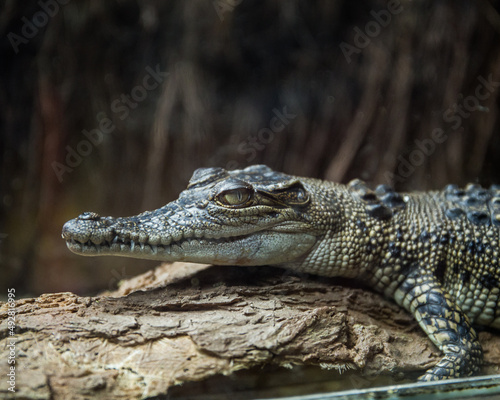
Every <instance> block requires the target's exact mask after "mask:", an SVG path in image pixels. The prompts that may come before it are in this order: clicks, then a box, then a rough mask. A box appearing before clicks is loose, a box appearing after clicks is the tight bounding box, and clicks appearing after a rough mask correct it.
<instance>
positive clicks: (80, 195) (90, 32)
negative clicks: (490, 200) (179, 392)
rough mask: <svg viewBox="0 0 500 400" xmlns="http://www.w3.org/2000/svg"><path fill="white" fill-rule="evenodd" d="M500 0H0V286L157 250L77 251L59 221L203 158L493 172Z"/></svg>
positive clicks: (38, 289)
mask: <svg viewBox="0 0 500 400" xmlns="http://www.w3.org/2000/svg"><path fill="white" fill-rule="evenodd" d="M63 3H64V4H63ZM499 10H500V4H499V2H498V1H486V0H484V1H461V0H454V1H439V0H434V1H430V0H429V1H408V0H403V1H390V2H386V1H375V0H371V1H369V0H363V1H348V0H344V1H340V0H339V1H326V0H324V1H310V0H309V1H281V2H279V1H252V0H215V1H195V0H176V1H174V0H169V1H152V0H151V1H146V0H142V1H130V0H127V1H106V2H99V1H77V0H72V1H69V0H64V1H62V0H61V1H60V2H57V1H56V0H45V1H43V0H42V1H22V2H21V1H14V0H12V1H9V0H7V1H4V2H2V4H1V5H0V37H1V42H0V46H1V47H0V71H1V72H0V134H1V136H0V154H1V165H0V168H1V170H0V171H1V175H0V179H1V181H0V201H1V215H0V272H1V274H2V280H1V282H2V291H3V292H5V293H6V287H15V288H16V290H17V293H18V294H25V295H36V294H39V293H43V292H52V291H73V292H76V293H78V294H89V293H95V292H96V291H98V290H102V289H108V288H113V287H114V286H116V284H117V283H118V281H119V280H121V279H124V278H127V277H131V276H133V275H135V274H137V273H139V272H142V271H146V270H147V269H149V268H152V267H153V266H154V265H156V264H157V263H156V262H150V261H142V260H127V259H122V258H116V257H114V258H107V257H102V258H85V257H81V256H76V255H73V254H72V253H70V252H69V250H67V249H66V246H65V244H64V242H63V240H62V239H61V238H60V232H61V227H62V225H63V223H64V222H65V221H66V220H68V219H71V218H74V217H76V216H77V215H79V214H80V213H81V212H83V211H96V212H98V213H100V214H101V215H113V216H123V215H133V214H137V213H139V212H141V211H144V210H146V209H154V208H157V207H160V206H162V205H164V204H165V203H167V202H168V201H170V200H173V199H174V198H176V197H177V195H178V193H179V192H180V191H181V190H182V189H184V188H185V186H186V183H187V181H188V179H189V177H190V176H191V174H192V172H193V170H194V169H196V168H198V167H208V166H222V167H227V168H240V167H244V166H247V165H251V164H257V163H265V164H268V165H269V166H271V167H272V168H274V169H277V170H279V171H284V172H287V173H291V174H297V175H305V176H311V177H320V178H325V179H331V180H335V181H340V182H347V181H349V180H350V179H352V178H355V177H359V178H362V179H364V180H366V181H367V182H369V183H370V184H377V183H391V184H393V185H395V186H396V188H397V189H401V190H424V189H433V188H441V187H443V186H444V185H445V184H446V183H450V182H453V183H458V184H461V185H462V184H465V183H466V182H469V181H472V182H480V183H482V184H484V185H489V184H490V183H492V182H497V183H500V172H499V165H500V140H499V128H500V123H499V100H498V99H499V92H500V87H499V86H498V84H494V83H495V82H500V16H499ZM151 71H156V72H153V73H152V72H151ZM148 75H151V78H147V76H148ZM155 78H156V80H155ZM487 81H490V83H489V84H487V85H486V86H487V88H486V89H485V88H484V87H483V88H482V89H481V88H480V89H481V90H480V91H479V92H478V91H477V90H478V85H483V86H485V83H484V82H487ZM491 82H494V83H491ZM155 83H159V84H158V85H156V87H154V86H155V85H154V84H155ZM127 96H128V97H127ZM277 116H279V117H278V119H279V121H281V123H278V120H277V119H276V117H277ZM97 130H99V131H97ZM85 132H91V133H92V134H91V135H90V136H89V137H90V138H91V139H92V140H90V141H89V138H88V137H87V136H86V134H85ZM92 141H93V143H92ZM4 288H5V289H4Z"/></svg>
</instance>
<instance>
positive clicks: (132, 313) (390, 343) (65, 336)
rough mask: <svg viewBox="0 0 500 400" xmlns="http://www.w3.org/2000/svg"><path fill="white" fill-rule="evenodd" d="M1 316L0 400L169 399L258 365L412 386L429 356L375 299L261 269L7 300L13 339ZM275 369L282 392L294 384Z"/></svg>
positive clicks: (167, 270) (491, 342) (495, 363)
mask: <svg viewBox="0 0 500 400" xmlns="http://www.w3.org/2000/svg"><path fill="white" fill-rule="evenodd" d="M339 283H342V284H350V285H351V287H346V286H338V284H339ZM8 310H9V307H8V304H7V303H3V304H2V305H1V307H0V316H1V321H2V322H1V323H0V335H1V336H0V338H1V346H0V351H1V352H2V359H3V360H7V359H8V357H9V352H10V350H11V348H9V347H8V346H7V345H8V344H9V343H11V342H12V341H13V340H14V342H15V360H16V364H15V367H16V370H15V389H16V392H15V393H12V392H10V391H8V389H7V387H6V384H5V383H4V382H5V377H6V374H7V373H8V372H9V369H8V368H9V365H8V364H7V363H6V362H3V363H2V364H1V366H0V373H1V375H2V377H3V378H2V385H0V388H1V390H0V394H1V397H2V398H30V399H31V398H36V399H70V398H72V399H83V398H90V397H91V398H97V399H101V398H102V399H123V398H127V399H134V398H137V399H139V398H147V397H152V396H157V395H160V394H167V393H168V394H169V395H172V394H171V393H172V391H174V392H175V391H177V392H178V393H182V390H184V389H185V390H189V387H190V386H189V384H188V382H194V381H205V382H206V381H207V380H210V379H217V378H215V377H217V376H220V375H231V374H235V372H236V371H238V370H248V369H250V368H252V367H255V366H258V367H259V368H260V367H262V366H264V365H275V366H281V367H283V366H284V367H290V366H293V365H303V366H311V365H313V366H321V367H323V369H324V376H326V379H328V380H330V381H332V382H338V381H343V382H344V383H345V382H347V383H348V385H347V386H348V387H349V385H350V386H351V387H356V386H359V385H360V384H361V385H363V386H368V385H370V384H372V383H373V379H374V377H375V376H378V375H386V376H389V377H392V378H394V377H395V378H399V379H401V377H404V376H408V373H410V375H409V376H411V378H414V377H416V376H418V374H420V373H422V372H423V371H424V370H425V369H427V368H429V367H430V366H432V365H433V364H434V363H435V362H436V361H437V360H438V359H439V352H438V351H437V350H436V349H435V348H434V346H433V345H432V344H431V343H430V341H429V340H428V339H427V338H426V337H425V335H424V334H423V333H422V332H421V331H420V329H419V327H418V326H417V324H416V323H415V322H414V321H413V319H412V317H411V316H410V315H408V314H407V313H406V312H404V311H403V310H401V309H400V308H399V307H398V306H396V305H395V304H394V303H392V302H390V301H388V300H385V299H384V298H382V297H381V296H380V295H378V294H376V293H373V292H370V291H368V290H365V289H362V288H353V287H352V282H347V283H346V282H343V281H340V280H338V279H322V278H317V277H311V276H304V277H299V276H296V275H290V274H289V273H287V272H285V271H283V270H280V269H276V268H270V267H258V268H257V267H252V268H248V267H247V268H238V267H217V266H206V265H198V264H187V263H174V264H172V265H167V264H164V265H161V266H160V267H158V268H156V269H155V270H153V271H150V272H148V273H146V274H144V275H141V276H139V277H136V278H133V279H131V280H129V281H126V282H124V283H123V284H122V285H121V287H120V289H119V290H117V291H116V292H113V293H106V294H105V295H102V296H99V297H79V296H76V295H74V294H72V293H56V294H44V295H42V296H40V297H38V298H36V299H23V300H18V301H16V303H15V310H16V312H17V316H16V321H15V324H16V328H15V335H14V336H9V325H8V321H7V319H6V318H7V312H8ZM480 338H481V342H482V344H483V346H484V349H485V356H486V366H485V368H484V372H485V373H493V372H498V370H499V368H500V361H499V360H500V336H499V335H496V336H495V335H494V334H493V333H491V332H481V333H480ZM251 371H252V370H250V372H249V373H251ZM253 371H255V369H254V370H253ZM259 371H260V370H257V374H258V373H259ZM315 371H316V373H318V371H319V369H316V370H315ZM346 371H351V372H346ZM282 372H283V370H281V373H280V380H281V382H282V383H283V385H287V384H290V382H293V383H295V384H296V383H298V381H300V379H301V378H300V374H297V373H296V372H294V371H285V373H282ZM353 372H356V374H354V373H353ZM341 373H342V374H341ZM405 374H406V375H405ZM303 378H304V379H305V375H304V376H303ZM180 384H184V386H182V388H181V389H179V388H174V386H176V385H180ZM193 387H194V386H193ZM179 390H180V392H179ZM173 398H175V397H173Z"/></svg>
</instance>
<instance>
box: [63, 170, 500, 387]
mask: <svg viewBox="0 0 500 400" xmlns="http://www.w3.org/2000/svg"><path fill="white" fill-rule="evenodd" d="M499 227H500V190H498V188H490V189H483V188H481V187H480V186H478V185H468V186H467V187H466V188H465V189H459V188H457V187H455V186H448V187H447V188H446V189H445V190H443V191H434V192H414V193H401V194H399V193H396V192H394V191H392V190H391V189H390V188H388V187H386V186H384V185H380V186H379V187H377V189H376V190H375V191H372V190H370V189H369V188H367V187H366V185H365V184H364V183H363V182H362V181H359V180H355V181H352V182H351V183H349V184H348V185H341V184H336V183H332V182H324V181H320V180H317V179H310V178H299V177H296V176H290V175H285V174H282V173H279V172H275V171H273V170H271V169H270V168H268V167H266V166H263V165H256V166H252V167H248V168H246V169H243V170H236V171H226V170H224V169H222V168H206V169H199V170H197V171H195V173H194V175H193V177H192V178H191V180H190V182H189V185H188V187H187V189H186V190H185V191H183V192H182V193H181V194H180V196H179V198H178V199H177V200H175V201H173V202H171V203H169V204H167V205H165V206H164V207H161V208H159V209H157V210H155V211H147V212H144V213H142V214H139V215H137V216H134V217H129V218H112V217H100V216H99V215H97V214H95V213H84V214H82V215H80V216H79V217H78V218H76V219H73V220H71V221H69V222H67V223H66V224H65V225H64V227H63V232H62V236H63V238H64V239H65V240H66V243H67V245H68V248H69V249H70V250H71V251H73V252H75V253H77V254H82V255H89V256H96V255H118V256H126V257H136V258H148V259H154V260H162V261H191V262H200V263H212V264H219V265H276V266H280V267H284V268H289V269H293V270H295V271H303V272H307V273H312V274H317V275H323V276H329V277H333V276H342V277H349V278H355V279H359V280H362V281H364V282H365V283H367V284H368V285H370V286H371V287H373V288H374V289H375V290H377V291H379V292H381V293H384V294H385V295H386V296H388V297H391V298H393V299H394V300H395V301H396V302H397V303H398V304H399V305H401V306H402V307H404V308H405V309H406V310H408V311H409V312H411V313H412V314H413V315H414V316H415V318H416V320H417V321H418V323H419V325H420V326H421V328H422V329H423V330H424V331H425V332H426V333H427V335H428V336H429V338H430V339H431V340H432V342H433V343H434V344H435V345H436V346H437V347H438V348H439V349H440V350H441V351H442V352H443V353H444V356H443V358H442V359H441V360H440V361H439V363H438V364H437V365H436V366H435V367H434V368H432V369H430V370H429V371H427V372H426V374H425V375H423V376H422V377H421V378H420V379H421V380H424V381H429V380H438V379H445V378H452V377H461V376H468V375H471V374H473V373H475V372H477V371H478V370H479V369H480V366H481V363H482V357H483V354H482V349H481V345H480V344H479V342H478V339H477V334H476V332H475V330H474V328H473V327H472V326H471V324H480V325H486V326H491V327H494V328H497V329H498V328H500V267H499V252H500V244H499V233H500V228H499Z"/></svg>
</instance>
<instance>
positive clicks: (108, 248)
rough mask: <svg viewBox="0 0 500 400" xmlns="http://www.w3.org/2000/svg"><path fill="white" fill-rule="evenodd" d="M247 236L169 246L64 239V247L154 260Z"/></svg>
mask: <svg viewBox="0 0 500 400" xmlns="http://www.w3.org/2000/svg"><path fill="white" fill-rule="evenodd" d="M247 237H248V235H241V236H230V237H221V238H197V237H191V238H183V239H181V240H179V241H176V242H172V243H170V244H152V243H148V242H140V241H137V240H132V239H126V238H121V237H119V236H115V237H114V239H113V240H111V241H107V240H104V241H103V242H101V243H95V242H93V241H92V240H90V239H89V240H87V241H86V242H80V241H78V240H76V239H75V238H69V239H66V246H67V247H68V249H70V250H71V251H72V252H74V253H77V254H81V255H89V256H92V255H106V254H113V255H120V254H123V255H124V256H128V257H130V256H133V255H134V254H136V255H137V257H141V258H143V257H144V256H148V255H149V256H152V257H153V258H155V257H156V256H158V257H165V256H174V255H176V254H181V253H183V252H184V249H183V247H193V246H200V247H205V246H213V245H218V244H223V243H233V242H237V241H241V240H244V239H245V238H247Z"/></svg>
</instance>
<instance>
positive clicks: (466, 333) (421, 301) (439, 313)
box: [394, 270, 483, 381]
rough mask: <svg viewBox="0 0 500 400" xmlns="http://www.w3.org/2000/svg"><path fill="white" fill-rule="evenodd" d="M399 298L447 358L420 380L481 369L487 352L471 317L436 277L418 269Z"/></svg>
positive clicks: (441, 377) (409, 278)
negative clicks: (470, 319)
mask: <svg viewBox="0 0 500 400" xmlns="http://www.w3.org/2000/svg"><path fill="white" fill-rule="evenodd" d="M394 297H395V299H396V301H397V302H398V303H400V304H401V305H402V306H403V307H405V308H406V309H407V310H408V311H410V312H411V313H412V314H413V315H414V316H415V318H416V320H417V321H418V323H419V325H420V327H421V328H422V329H423V330H424V331H425V333H427V335H428V336H429V338H430V339H431V340H432V342H433V343H434V344H435V345H436V346H437V347H438V348H439V349H440V350H441V351H442V352H443V353H444V357H443V358H442V359H441V360H440V361H439V362H438V363H437V364H436V365H435V366H434V367H433V368H432V369H430V370H428V371H427V372H426V373H425V374H424V375H422V376H421V377H420V378H419V380H420V381H435V380H440V379H446V378H457V377H460V376H468V375H472V374H473V373H475V372H478V371H479V369H480V367H481V364H482V361H483V351H482V348H481V345H480V344H479V341H478V338H477V334H476V332H475V330H474V328H472V326H471V325H470V323H469V320H468V318H467V316H466V315H465V314H464V313H463V311H462V310H461V309H460V307H458V305H457V304H456V303H455V301H454V300H453V298H452V297H451V296H450V295H449V294H447V293H446V292H445V291H444V289H443V287H442V286H441V284H440V283H439V282H438V281H437V280H436V278H435V277H434V276H433V275H431V274H428V273H426V272H423V270H420V271H415V272H414V273H412V274H410V275H409V276H408V277H407V278H406V280H405V281H403V283H402V284H401V285H400V287H399V288H398V290H397V291H396V292H395V295H394Z"/></svg>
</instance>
